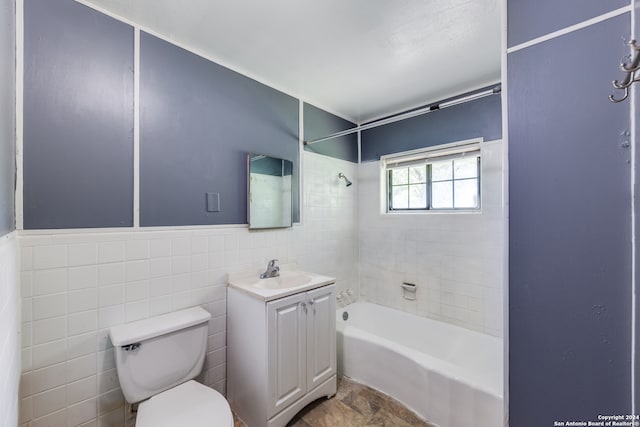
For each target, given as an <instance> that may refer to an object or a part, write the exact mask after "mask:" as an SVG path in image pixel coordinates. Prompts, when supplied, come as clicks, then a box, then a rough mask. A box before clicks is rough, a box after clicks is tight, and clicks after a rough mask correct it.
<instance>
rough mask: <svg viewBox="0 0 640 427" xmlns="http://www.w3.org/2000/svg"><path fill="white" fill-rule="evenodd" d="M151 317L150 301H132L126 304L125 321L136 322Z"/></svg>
mask: <svg viewBox="0 0 640 427" xmlns="http://www.w3.org/2000/svg"><path fill="white" fill-rule="evenodd" d="M147 317H149V301H148V300H143V301H137V302H130V303H127V304H126V305H125V322H134V321H136V320H140V319H146V318H147Z"/></svg>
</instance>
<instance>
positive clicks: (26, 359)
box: [20, 347, 33, 372]
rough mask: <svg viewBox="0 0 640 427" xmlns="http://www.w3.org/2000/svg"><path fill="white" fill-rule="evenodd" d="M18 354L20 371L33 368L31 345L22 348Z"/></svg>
mask: <svg viewBox="0 0 640 427" xmlns="http://www.w3.org/2000/svg"><path fill="white" fill-rule="evenodd" d="M20 356H21V357H20V361H21V362H22V371H23V372H26V371H30V370H31V369H32V368H33V349H32V348H31V347H29V348H25V349H23V350H22V354H21V355H20Z"/></svg>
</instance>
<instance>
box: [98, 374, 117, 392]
mask: <svg viewBox="0 0 640 427" xmlns="http://www.w3.org/2000/svg"><path fill="white" fill-rule="evenodd" d="M119 387H120V382H119V381H118V372H117V371H116V369H110V370H108V371H104V372H100V373H99V374H98V394H104V393H106V392H108V391H111V390H115V389H117V388H119Z"/></svg>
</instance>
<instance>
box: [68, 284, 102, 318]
mask: <svg viewBox="0 0 640 427" xmlns="http://www.w3.org/2000/svg"><path fill="white" fill-rule="evenodd" d="M97 306H98V291H97V290H96V289H95V288H93V289H81V290H78V291H71V292H69V293H68V294H67V311H68V312H69V313H77V312H80V311H87V310H93V309H95V308H97Z"/></svg>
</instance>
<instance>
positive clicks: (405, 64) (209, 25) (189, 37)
mask: <svg viewBox="0 0 640 427" xmlns="http://www.w3.org/2000/svg"><path fill="white" fill-rule="evenodd" d="M84 3H90V4H93V5H95V6H98V7H99V8H104V9H106V10H108V11H110V12H111V13H113V14H116V15H119V16H121V17H124V18H126V19H128V20H130V21H133V22H135V23H137V24H139V25H141V26H142V27H143V29H144V28H145V27H146V28H147V29H149V30H152V31H154V32H156V33H159V34H160V35H162V36H164V37H165V38H167V39H169V40H171V41H175V42H177V43H179V44H181V45H183V46H185V47H188V48H190V49H191V50H193V51H195V52H197V53H200V54H202V55H204V56H206V57H208V58H211V59H214V60H215V61H216V62H219V63H220V64H222V65H225V66H227V67H230V68H232V69H234V70H236V71H239V72H241V73H243V74H246V75H248V76H250V77H252V78H255V79H256V80H259V81H261V82H263V83H266V84H269V85H271V86H273V87H275V88H277V89H280V90H282V91H284V92H287V93H289V94H291V95H294V96H296V97H299V98H301V99H303V100H305V101H307V102H309V103H312V104H314V105H316V106H318V107H321V108H324V109H327V110H328V111H331V112H333V113H336V114H338V115H341V116H343V117H345V118H348V119H350V120H352V121H355V122H358V123H362V122H365V121H368V120H371V119H375V118H378V117H381V116H384V115H388V114H390V113H395V112H398V111H401V110H404V109H407V108H410V107H415V106H418V105H423V104H426V103H429V102H434V101H437V100H440V99H442V98H445V97H449V96H453V95H456V94H459V93H463V92H465V91H469V90H473V89H477V88H479V87H482V86H487V85H490V84H493V83H496V82H498V81H499V80H500V46H501V42H500V37H501V33H502V31H501V10H500V3H501V2H500V1H499V0H315V1H312V0H271V1H266V0H244V1H239V0H185V1H175V0H84Z"/></svg>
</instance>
